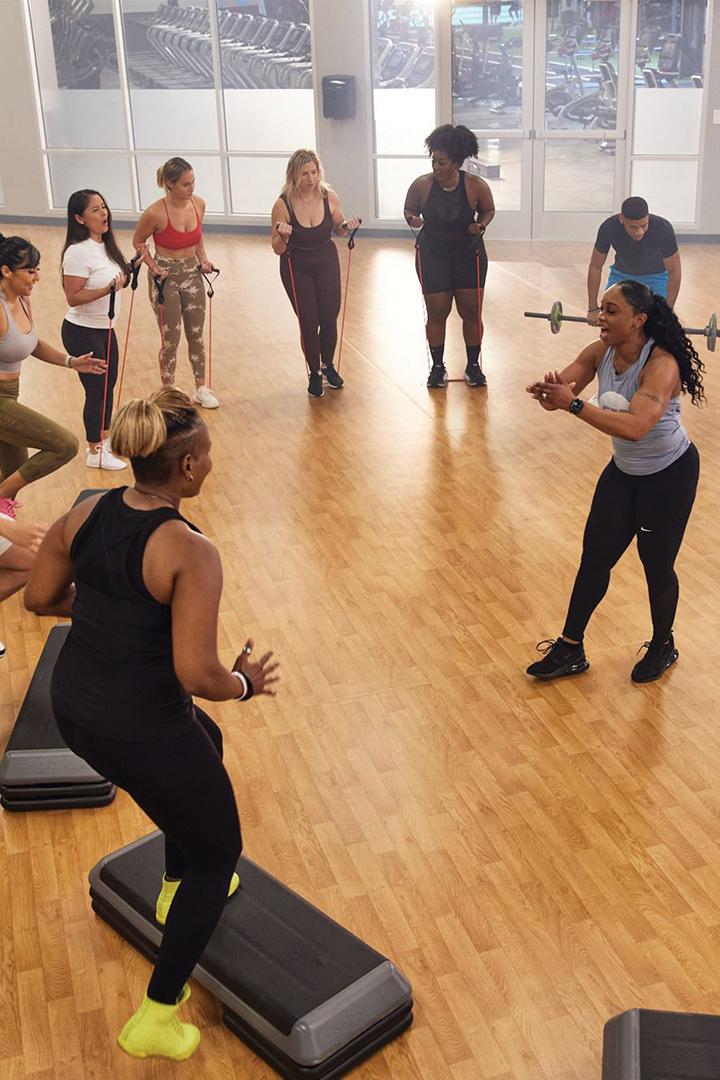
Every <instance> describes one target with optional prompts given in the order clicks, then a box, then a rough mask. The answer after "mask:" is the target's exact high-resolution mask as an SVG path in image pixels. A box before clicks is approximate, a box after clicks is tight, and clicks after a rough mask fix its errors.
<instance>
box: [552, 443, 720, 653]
mask: <svg viewBox="0 0 720 1080" xmlns="http://www.w3.org/2000/svg"><path fill="white" fill-rule="evenodd" d="M699 473H700V457H699V454H698V452H697V448H696V447H695V446H694V445H693V443H691V444H690V446H689V447H688V448H687V450H686V451H685V453H684V454H683V455H682V457H679V458H678V459H677V461H674V462H673V463H672V465H668V467H667V468H666V469H661V471H660V472H656V473H650V474H649V475H646V476H630V475H629V474H628V473H624V472H621V470H620V469H618V467H617V465H616V464H615V462H614V461H610V463H609V464H608V465H607V466H606V467H605V469H604V470H603V472H602V473H601V474H600V479H599V480H598V484H597V488H596V489H595V495H594V497H593V501H592V506H591V507H590V516H589V517H588V520H587V524H586V526H585V535H584V538H583V553H582V561H581V563H580V569H579V570H578V574H577V577H576V579H575V586H574V588H573V591H572V596H571V597H570V607H569V608H568V614H567V619H566V621H565V628H564V630H563V636H564V637H567V638H570V639H571V640H573V641H581V640H582V637H583V634H584V633H585V627H586V626H587V624H588V622H589V621H590V616H591V615H592V613H593V611H594V610H595V608H596V607H597V606H598V604H599V603H600V601H601V600H602V598H603V596H604V595H605V593H606V592H607V588H608V585H609V584H610V571H611V570H612V568H613V566H614V565H615V563H616V562H617V561H618V559H619V558H620V556H621V555H622V554H623V552H624V551H625V550H626V549H627V548H628V546H629V545H630V542H631V541H632V539H633V537H635V536H637V546H638V554H639V556H640V559H641V561H642V564H643V568H644V570H645V578H646V580H647V586H648V594H649V596H650V612H651V615H652V624H653V642H654V643H655V644H660V643H662V642H665V641H667V639H668V637H669V636H670V633H671V631H672V627H673V621H674V619H675V612H676V610H677V603H678V593H679V587H678V579H677V574H676V573H675V570H674V569H673V566H674V563H675V559H676V557H677V553H678V551H679V550H680V544H681V542H682V538H683V534H684V532H685V526H686V525H687V522H688V518H689V517H690V511H691V510H692V505H693V502H694V501H695V491H696V489H697V483H698V476H699Z"/></svg>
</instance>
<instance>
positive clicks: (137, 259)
mask: <svg viewBox="0 0 720 1080" xmlns="http://www.w3.org/2000/svg"><path fill="white" fill-rule="evenodd" d="M141 265H142V253H141V252H139V251H138V252H136V253H135V254H134V255H133V257H132V259H131V260H130V288H131V290H132V292H131V293H130V311H129V312H128V322H127V330H126V331H125V344H124V345H123V354H122V363H121V364H120V379H119V385H118V392H117V397H116V398H115V401H116V403H117V406H118V407H119V406H120V398H121V397H122V388H123V379H124V378H125V360H126V357H127V351H128V342H129V341H130V327H131V325H132V316H133V305H134V303H135V293H136V291H137V287H138V277H139V275H140V267H141Z"/></svg>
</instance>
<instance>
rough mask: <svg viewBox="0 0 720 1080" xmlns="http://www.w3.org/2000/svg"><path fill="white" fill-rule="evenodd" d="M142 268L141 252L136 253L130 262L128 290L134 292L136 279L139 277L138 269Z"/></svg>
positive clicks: (136, 284)
mask: <svg viewBox="0 0 720 1080" xmlns="http://www.w3.org/2000/svg"><path fill="white" fill-rule="evenodd" d="M141 266H142V252H141V251H136V252H135V254H134V255H133V257H132V259H131V260H130V288H131V289H132V290H133V292H135V290H136V289H137V287H138V278H139V277H140V267H141Z"/></svg>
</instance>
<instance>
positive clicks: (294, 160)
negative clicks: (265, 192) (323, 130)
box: [280, 150, 329, 199]
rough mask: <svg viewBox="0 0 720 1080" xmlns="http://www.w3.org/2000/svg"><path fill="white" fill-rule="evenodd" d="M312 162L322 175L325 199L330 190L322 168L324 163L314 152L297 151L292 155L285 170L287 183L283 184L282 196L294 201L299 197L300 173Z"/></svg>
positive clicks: (322, 188)
mask: <svg viewBox="0 0 720 1080" xmlns="http://www.w3.org/2000/svg"><path fill="white" fill-rule="evenodd" d="M311 162H312V164H313V165H315V167H316V168H317V171H318V173H319V175H320V194H321V195H322V197H323V199H324V198H325V196H326V195H327V193H328V191H329V188H328V186H327V184H326V183H325V170H324V169H323V167H322V162H321V161H320V158H319V157H318V156H317V154H316V153H315V151H314V150H296V151H295V153H294V154H291V155H290V158H289V160H288V163H287V168H286V169H285V183H284V184H283V187H282V191H281V192H280V194H281V195H285V196H286V198H288V199H292V198H293V196H294V195H297V193H298V189H299V187H300V173H301V172H302V171H303V169H304V168H305V166H306V165H309V164H310V163H311Z"/></svg>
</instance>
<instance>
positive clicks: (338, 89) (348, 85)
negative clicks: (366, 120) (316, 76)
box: [322, 75, 357, 120]
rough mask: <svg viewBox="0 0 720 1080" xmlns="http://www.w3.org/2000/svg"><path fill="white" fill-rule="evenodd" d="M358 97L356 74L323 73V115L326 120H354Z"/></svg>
mask: <svg viewBox="0 0 720 1080" xmlns="http://www.w3.org/2000/svg"><path fill="white" fill-rule="evenodd" d="M356 98H357V92H356V84H355V76H354V75H323V80H322V99H323V116H324V117H325V119H326V120H354V119H355V103H356Z"/></svg>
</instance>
